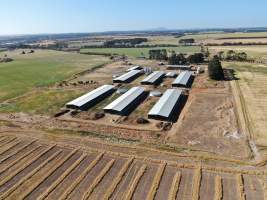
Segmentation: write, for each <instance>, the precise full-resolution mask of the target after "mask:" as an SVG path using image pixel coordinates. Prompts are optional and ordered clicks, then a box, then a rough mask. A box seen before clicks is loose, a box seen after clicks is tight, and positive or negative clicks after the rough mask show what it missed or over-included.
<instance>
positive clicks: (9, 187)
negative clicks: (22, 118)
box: [0, 132, 265, 200]
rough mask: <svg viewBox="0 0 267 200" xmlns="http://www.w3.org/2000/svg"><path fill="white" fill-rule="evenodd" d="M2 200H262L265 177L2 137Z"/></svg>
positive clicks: (251, 171)
mask: <svg viewBox="0 0 267 200" xmlns="http://www.w3.org/2000/svg"><path fill="white" fill-rule="evenodd" d="M0 144H1V146H0V169H1V171H0V177H1V179H0V198H1V199H16V200H18V199H114V200H115V199H151V200H152V199H157V200H160V199H170V200H171V199H186V200H197V199H201V200H202V199H203V200H217V199H223V200H224V199H225V200H239V199H245V198H242V197H246V199H247V200H261V199H263V196H264V192H265V191H264V187H263V172H264V171H259V170H254V171H253V170H235V169H231V170H229V171H228V169H227V168H219V167H218V168H216V167H214V168H210V167H208V166H205V165H203V166H202V165H199V164H196V165H190V164H189V165H186V164H179V162H169V161H164V160H153V159H145V158H142V157H135V156H132V155H126V154H121V155H120V154H117V153H114V152H112V151H109V152H103V151H102V150H101V149H100V148H87V147H86V146H84V147H83V148H79V147H77V146H76V147H74V146H72V145H71V144H68V145H67V144H66V143H65V145H63V144H62V143H59V144H57V143H54V142H51V141H50V140H47V139H46V140H39V139H36V138H31V137H25V136H22V135H16V134H14V133H12V134H7V133H4V132H2V133H1V134H0Z"/></svg>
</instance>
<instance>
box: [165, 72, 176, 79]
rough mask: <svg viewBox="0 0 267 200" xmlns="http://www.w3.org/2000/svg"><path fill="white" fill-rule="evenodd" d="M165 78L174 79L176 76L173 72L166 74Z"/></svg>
mask: <svg viewBox="0 0 267 200" xmlns="http://www.w3.org/2000/svg"><path fill="white" fill-rule="evenodd" d="M165 76H166V77H168V78H175V77H176V76H177V74H176V73H175V72H168V73H167V74H166V75H165Z"/></svg>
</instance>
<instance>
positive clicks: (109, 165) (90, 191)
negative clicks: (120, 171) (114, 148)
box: [82, 159, 115, 200]
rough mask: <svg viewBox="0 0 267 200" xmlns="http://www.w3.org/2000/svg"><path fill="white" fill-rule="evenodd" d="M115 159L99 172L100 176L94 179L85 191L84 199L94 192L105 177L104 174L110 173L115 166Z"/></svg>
mask: <svg viewBox="0 0 267 200" xmlns="http://www.w3.org/2000/svg"><path fill="white" fill-rule="evenodd" d="M114 162H115V160H114V159H112V160H111V161H109V162H108V164H107V165H106V166H105V167H104V169H102V170H101V172H100V173H99V174H98V176H97V177H96V178H95V179H94V180H93V182H92V184H91V185H90V186H89V188H88V189H87V191H86V192H85V193H84V195H83V197H82V199H83V200H86V199H88V197H89V196H90V195H91V194H92V192H93V191H94V189H95V187H96V186H97V185H98V184H99V183H100V181H101V180H102V179H103V178H104V176H105V175H106V174H107V173H108V171H109V170H110V169H111V167H112V166H113V164H114Z"/></svg>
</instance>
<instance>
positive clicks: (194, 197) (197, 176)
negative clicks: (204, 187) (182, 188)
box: [192, 167, 202, 200]
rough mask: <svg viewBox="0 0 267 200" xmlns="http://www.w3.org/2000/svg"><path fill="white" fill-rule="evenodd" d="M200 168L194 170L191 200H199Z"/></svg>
mask: <svg viewBox="0 0 267 200" xmlns="http://www.w3.org/2000/svg"><path fill="white" fill-rule="evenodd" d="M201 173H202V171H201V167H198V168H197V169H195V173H194V177H193V186H192V200H199V191H200V185H201V178H202V176H201Z"/></svg>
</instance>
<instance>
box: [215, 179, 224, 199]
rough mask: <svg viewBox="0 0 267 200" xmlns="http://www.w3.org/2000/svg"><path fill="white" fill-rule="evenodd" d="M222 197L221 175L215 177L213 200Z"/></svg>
mask: <svg viewBox="0 0 267 200" xmlns="http://www.w3.org/2000/svg"><path fill="white" fill-rule="evenodd" d="M222 198H223V188H222V177H221V176H218V175H217V176H216V177H215V195H214V200H222Z"/></svg>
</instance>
